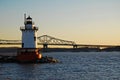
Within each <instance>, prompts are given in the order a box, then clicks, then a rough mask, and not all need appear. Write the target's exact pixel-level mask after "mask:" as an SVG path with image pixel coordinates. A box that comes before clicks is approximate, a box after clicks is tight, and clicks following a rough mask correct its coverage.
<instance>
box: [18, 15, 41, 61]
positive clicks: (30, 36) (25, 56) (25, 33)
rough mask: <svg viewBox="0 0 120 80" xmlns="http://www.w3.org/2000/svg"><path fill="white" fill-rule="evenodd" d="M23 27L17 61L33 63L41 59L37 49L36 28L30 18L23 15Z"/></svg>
mask: <svg viewBox="0 0 120 80" xmlns="http://www.w3.org/2000/svg"><path fill="white" fill-rule="evenodd" d="M24 25H25V26H24V27H20V30H21V31H22V48H20V49H19V50H18V54H17V60H18V61H20V62H31V61H32V62H34V61H36V60H38V59H40V58H41V57H42V55H41V54H40V53H39V49H38V48H37V31H38V27H36V26H35V25H34V23H33V22H32V18H31V17H30V16H28V17H27V18H26V14H25V15H24Z"/></svg>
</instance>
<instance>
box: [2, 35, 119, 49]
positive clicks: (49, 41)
mask: <svg viewBox="0 0 120 80" xmlns="http://www.w3.org/2000/svg"><path fill="white" fill-rule="evenodd" d="M37 39H38V45H43V48H48V45H54V46H72V47H73V48H79V47H88V48H89V47H90V48H91V47H92V48H101V47H116V46H119V45H89V44H76V43H75V42H74V41H67V40H62V39H58V38H55V37H52V36H48V35H42V36H39V37H37ZM0 45H21V40H3V39H0Z"/></svg>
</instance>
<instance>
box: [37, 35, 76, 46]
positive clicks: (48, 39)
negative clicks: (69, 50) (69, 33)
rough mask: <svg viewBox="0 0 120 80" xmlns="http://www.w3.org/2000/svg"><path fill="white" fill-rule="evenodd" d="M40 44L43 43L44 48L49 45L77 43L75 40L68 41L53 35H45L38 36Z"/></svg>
mask: <svg viewBox="0 0 120 80" xmlns="http://www.w3.org/2000/svg"><path fill="white" fill-rule="evenodd" d="M38 44H43V47H44V48H47V46H48V45H70V46H71V45H75V44H76V43H75V42H73V41H67V40H62V39H58V38H55V37H52V36H48V35H43V36H40V37H38Z"/></svg>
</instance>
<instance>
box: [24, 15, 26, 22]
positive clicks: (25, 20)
mask: <svg viewBox="0 0 120 80" xmlns="http://www.w3.org/2000/svg"><path fill="white" fill-rule="evenodd" d="M25 23H26V13H25V14H24V24H25Z"/></svg>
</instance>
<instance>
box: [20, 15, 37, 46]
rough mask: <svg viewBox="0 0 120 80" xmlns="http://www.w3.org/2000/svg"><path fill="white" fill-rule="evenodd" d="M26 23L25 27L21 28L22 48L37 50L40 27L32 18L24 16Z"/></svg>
mask: <svg viewBox="0 0 120 80" xmlns="http://www.w3.org/2000/svg"><path fill="white" fill-rule="evenodd" d="M24 17H25V21H24V24H25V26H24V27H21V28H20V29H21V31H22V48H37V31H38V27H36V26H35V25H34V23H33V22H32V18H31V17H30V16H28V17H27V18H26V15H24Z"/></svg>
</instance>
